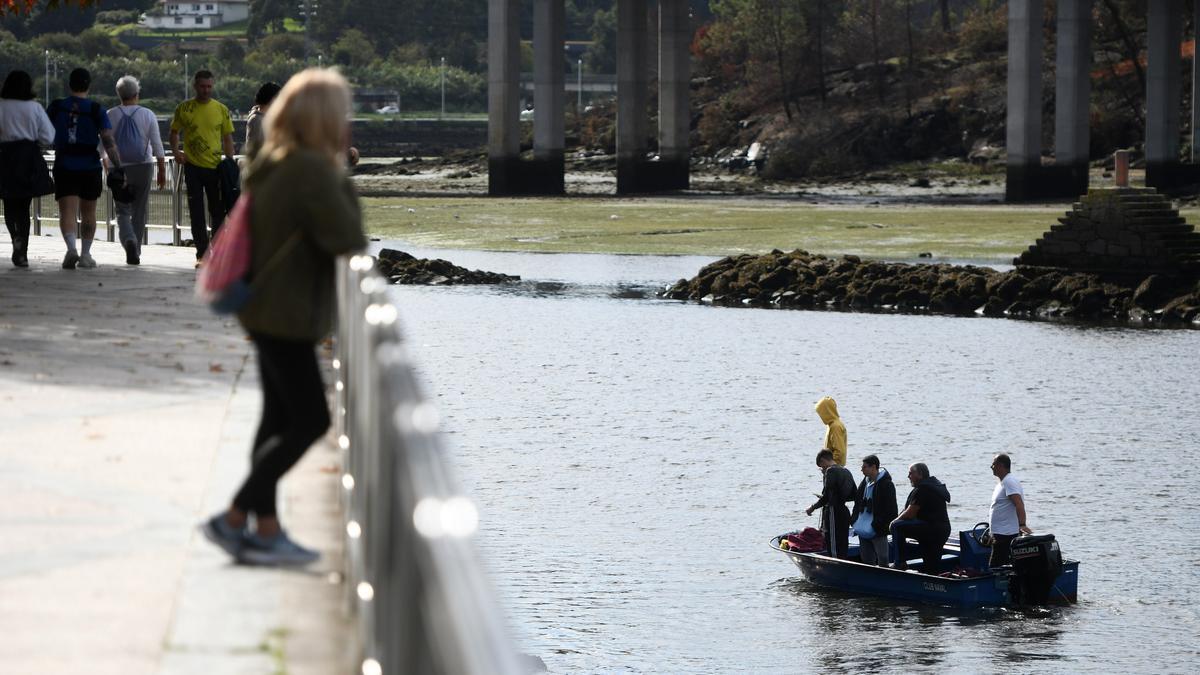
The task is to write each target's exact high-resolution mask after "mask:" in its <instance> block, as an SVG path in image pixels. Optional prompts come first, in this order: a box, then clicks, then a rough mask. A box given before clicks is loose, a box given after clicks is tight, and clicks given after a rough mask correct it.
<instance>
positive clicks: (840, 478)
mask: <svg viewBox="0 0 1200 675" xmlns="http://www.w3.org/2000/svg"><path fill="white" fill-rule="evenodd" d="M817 466H818V467H820V469H821V473H822V474H824V476H825V480H824V487H823V489H822V490H821V494H820V495H817V497H818V498H817V501H816V502H815V503H814V504H813V505H812V506H810V507H808V508H807V509H805V511H804V513H806V514H807V515H810V516H811V515H812V512H813V511H816V510H817V509H820V508H823V509H824V510H823V511H822V512H821V533H822V534H824V535H825V550H826V551H827V552H828V553H829V555H831V556H833V557H835V558H846V557H847V555H846V549H847V548H848V547H849V545H850V544H849V539H850V509H847V508H846V502H848V501H852V500H853V499H854V476H852V475H851V474H850V471H849V470H848V469H847V468H846V467H844V466H839V465H838V464H837V463H836V462H834V461H833V453H832V452H831V451H829V450H822V451H820V452H818V453H817Z"/></svg>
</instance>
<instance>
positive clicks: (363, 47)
mask: <svg viewBox="0 0 1200 675" xmlns="http://www.w3.org/2000/svg"><path fill="white" fill-rule="evenodd" d="M375 58H376V55H375V47H373V46H372V45H371V41H370V40H368V39H367V36H366V35H365V34H364V33H363V32H362V31H361V30H358V29H357V28H349V29H347V30H346V31H345V32H343V33H342V36H341V37H340V38H338V39H337V42H335V43H333V60H334V61H336V62H337V63H340V64H342V65H345V66H350V67H352V68H360V67H362V66H367V65H370V63H371V62H372V61H374V60H375Z"/></svg>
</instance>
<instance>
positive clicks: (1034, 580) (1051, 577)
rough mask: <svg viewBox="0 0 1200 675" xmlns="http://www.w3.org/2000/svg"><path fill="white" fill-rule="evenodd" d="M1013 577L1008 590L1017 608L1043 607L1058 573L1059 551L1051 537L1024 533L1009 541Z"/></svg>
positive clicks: (1059, 568) (1060, 562)
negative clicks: (1010, 543)
mask: <svg viewBox="0 0 1200 675" xmlns="http://www.w3.org/2000/svg"><path fill="white" fill-rule="evenodd" d="M1012 561H1013V562H1012V566H1013V577H1012V583H1011V584H1010V585H1009V591H1010V593H1011V596H1012V600H1013V602H1014V603H1016V604H1018V605H1044V604H1046V603H1047V602H1049V600H1050V589H1052V588H1053V587H1054V582H1055V580H1057V579H1058V576H1059V575H1060V574H1062V570H1063V561H1062V552H1061V551H1059V548H1058V542H1057V541H1054V535H1052V534H1038V535H1033V534H1027V535H1023V536H1020V537H1017V538H1016V539H1013V542H1012Z"/></svg>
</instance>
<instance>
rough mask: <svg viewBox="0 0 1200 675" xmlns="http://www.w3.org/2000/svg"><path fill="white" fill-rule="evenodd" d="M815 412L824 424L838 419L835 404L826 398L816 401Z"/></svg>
mask: <svg viewBox="0 0 1200 675" xmlns="http://www.w3.org/2000/svg"><path fill="white" fill-rule="evenodd" d="M816 411H817V414H818V415H820V416H821V421H822V422H824V423H825V424H829V423H831V422H833V421H834V420H836V419H838V411H837V402H836V401H834V400H833V399H832V398H830V397H828V396H826V397H825V398H823V399H821V400H820V401H817V405H816Z"/></svg>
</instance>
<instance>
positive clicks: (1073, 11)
mask: <svg viewBox="0 0 1200 675" xmlns="http://www.w3.org/2000/svg"><path fill="white" fill-rule="evenodd" d="M1197 1H1200V0H1197ZM1091 37H1092V0H1058V31H1057V38H1056V40H1057V47H1056V57H1055V58H1056V68H1055V70H1056V77H1057V80H1056V83H1055V84H1056V86H1055V93H1054V101H1055V106H1054V115H1055V117H1054V139H1055V141H1054V142H1055V145H1054V166H1055V174H1056V175H1055V181H1054V183H1055V185H1054V187H1055V188H1056V189H1057V190H1059V191H1061V194H1060V196H1063V197H1075V196H1077V195H1080V194H1083V193H1085V192H1087V187H1088V159H1089V153H1088V144H1089V142H1090V140H1091V135H1090V134H1089V128H1088V127H1089V123H1090V120H1091V115H1090V110H1089V99H1090V97H1091V66H1092V46H1091Z"/></svg>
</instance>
